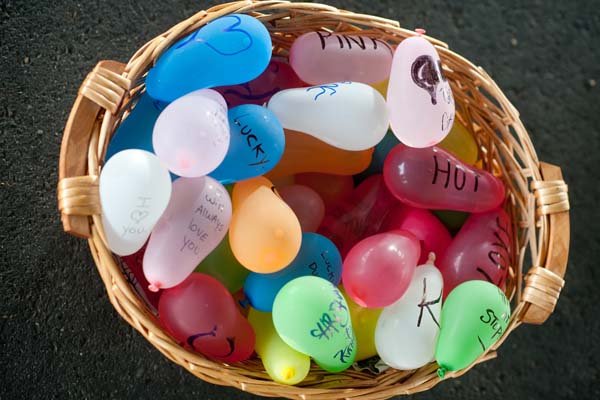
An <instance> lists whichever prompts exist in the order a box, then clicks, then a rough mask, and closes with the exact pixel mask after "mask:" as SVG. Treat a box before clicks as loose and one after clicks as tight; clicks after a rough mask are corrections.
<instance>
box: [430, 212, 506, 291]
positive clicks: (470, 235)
mask: <svg viewBox="0 0 600 400" xmlns="http://www.w3.org/2000/svg"><path fill="white" fill-rule="evenodd" d="M512 248H513V242H512V225H511V221H510V217H509V216H508V214H507V213H506V212H505V211H504V210H503V209H502V208H497V209H495V210H492V211H488V212H485V213H480V214H471V216H469V218H467V222H465V224H464V225H463V227H462V228H461V229H460V231H459V232H458V234H457V235H456V237H455V238H454V240H453V241H452V243H451V244H450V246H449V247H448V250H447V251H446V254H445V255H444V256H443V257H442V258H441V259H440V271H441V272H442V275H443V276H444V286H445V287H444V295H445V296H446V295H448V293H450V292H451V291H452V289H454V288H455V287H456V286H457V285H459V284H461V283H463V282H465V281H470V280H475V279H480V280H485V281H488V282H490V283H493V284H494V285H496V286H498V287H499V288H504V283H505V280H506V275H507V274H508V269H509V267H510V265H511V260H512Z"/></svg>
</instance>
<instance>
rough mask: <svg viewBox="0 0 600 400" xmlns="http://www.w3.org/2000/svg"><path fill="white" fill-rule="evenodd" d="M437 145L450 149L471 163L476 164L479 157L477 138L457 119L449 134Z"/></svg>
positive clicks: (460, 158) (463, 160)
mask: <svg viewBox="0 0 600 400" xmlns="http://www.w3.org/2000/svg"><path fill="white" fill-rule="evenodd" d="M437 146H438V147H441V148H442V149H444V150H446V151H449V152H450V153H452V154H453V155H454V156H456V157H457V158H458V159H459V160H461V161H462V162H464V163H466V164H469V165H474V164H475V163H476V162H477V158H479V151H478V149H477V142H475V139H474V138H473V136H472V135H471V133H470V132H469V131H468V130H467V128H465V127H464V126H463V125H462V124H461V123H460V122H458V121H457V120H456V119H455V120H454V125H452V129H450V132H449V133H448V136H446V137H445V138H444V140H442V141H441V142H440V143H439V144H438V145H437Z"/></svg>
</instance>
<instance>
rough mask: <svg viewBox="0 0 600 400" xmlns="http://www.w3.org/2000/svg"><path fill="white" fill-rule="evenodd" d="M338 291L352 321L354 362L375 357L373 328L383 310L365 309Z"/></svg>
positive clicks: (342, 290)
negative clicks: (342, 296) (354, 347)
mask: <svg viewBox="0 0 600 400" xmlns="http://www.w3.org/2000/svg"><path fill="white" fill-rule="evenodd" d="M340 291H341V292H342V294H343V295H344V298H345V299H346V302H347V303H348V308H349V309H350V319H351V320H352V328H354V335H355V336H356V359H355V360H356V361H360V360H366V359H367V358H371V357H373V356H375V355H377V348H376V347H375V327H376V326H377V320H378V319H379V315H380V314H381V311H383V308H365V307H361V306H359V305H358V304H356V303H355V302H354V301H353V300H352V299H351V298H350V297H349V296H348V295H347V294H346V292H345V291H344V289H342V287H341V286H340Z"/></svg>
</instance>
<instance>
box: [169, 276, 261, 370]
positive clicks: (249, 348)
mask: <svg viewBox="0 0 600 400" xmlns="http://www.w3.org/2000/svg"><path fill="white" fill-rule="evenodd" d="M199 311H201V312H199ZM158 313H159V319H160V321H161V322H162V324H163V325H164V326H165V327H166V328H167V330H168V331H169V332H170V333H171V335H172V336H173V338H175V340H177V341H178V342H180V344H181V345H182V346H184V347H186V348H189V349H191V350H194V351H197V352H199V353H202V354H204V355H205V356H207V357H210V358H214V359H216V360H219V361H223V362H228V363H233V362H238V361H243V360H247V359H248V358H250V356H251V355H252V353H253V352H254V342H255V337H254V330H253V329H252V326H250V324H249V323H248V321H247V320H246V319H245V318H244V317H242V316H241V314H240V313H239V311H238V310H237V308H236V306H235V304H234V301H233V298H232V297H231V294H230V293H229V292H228V291H227V289H226V288H225V286H223V285H222V284H221V283H220V282H219V281H218V280H216V279H215V278H213V277H210V276H208V275H205V274H198V273H193V274H192V275H190V276H189V277H188V278H187V279H186V280H185V281H184V282H183V283H182V284H181V285H178V286H176V287H174V288H170V289H167V290H165V291H164V292H163V293H162V295H161V296H160V301H159V303H158Z"/></svg>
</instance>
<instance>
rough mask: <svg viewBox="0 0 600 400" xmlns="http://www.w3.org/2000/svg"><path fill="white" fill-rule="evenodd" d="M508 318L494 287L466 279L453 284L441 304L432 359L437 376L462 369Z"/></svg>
mask: <svg viewBox="0 0 600 400" xmlns="http://www.w3.org/2000/svg"><path fill="white" fill-rule="evenodd" d="M509 318H510V303H509V302H508V299H507V298H506V296H505V295H504V293H503V292H502V290H500V289H499V288H498V287H497V286H495V285H493V284H491V283H489V282H486V281H467V282H464V283H461V284H460V285H458V286H457V287H455V288H454V289H453V290H452V291H451V292H450V294H449V295H448V297H447V298H446V302H445V303H444V305H443V306H442V316H441V321H440V335H439V337H438V341H437V345H436V349H435V359H436V360H437V362H438V365H439V366H440V367H439V369H438V375H439V377H440V378H443V377H444V375H445V374H446V372H447V371H458V370H460V369H463V368H466V367H468V366H469V365H471V363H472V362H473V361H475V360H476V359H477V357H479V356H480V355H481V354H483V353H484V352H485V351H486V350H487V349H488V348H489V347H490V346H492V345H493V344H494V343H496V342H497V341H498V339H500V337H501V336H502V334H503V333H504V331H505V330H506V326H507V325H508V320H509Z"/></svg>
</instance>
